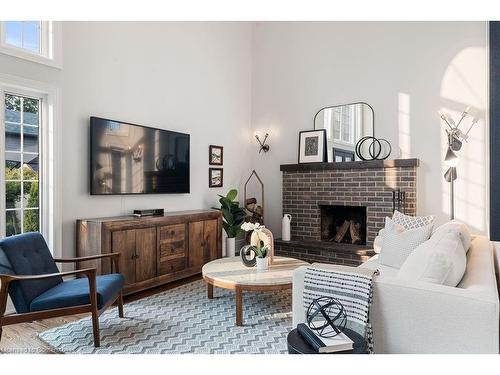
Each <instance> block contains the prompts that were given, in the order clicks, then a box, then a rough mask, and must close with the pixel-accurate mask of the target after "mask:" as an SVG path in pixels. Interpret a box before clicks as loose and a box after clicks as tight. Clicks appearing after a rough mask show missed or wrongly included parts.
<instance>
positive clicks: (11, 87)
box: [0, 74, 62, 256]
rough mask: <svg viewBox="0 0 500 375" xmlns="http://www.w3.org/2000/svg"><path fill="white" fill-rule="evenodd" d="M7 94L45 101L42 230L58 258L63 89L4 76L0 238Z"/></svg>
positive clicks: (1, 231)
mask: <svg viewBox="0 0 500 375" xmlns="http://www.w3.org/2000/svg"><path fill="white" fill-rule="evenodd" d="M5 93H13V94H17V95H22V96H28V97H36V98H41V105H40V108H39V111H40V124H39V163H40V169H39V189H40V190H39V207H40V213H39V214H40V216H39V217H40V223H39V226H40V231H41V233H42V234H43V235H44V237H45V239H46V240H47V243H48V245H49V249H50V250H51V251H52V253H53V255H54V256H61V254H62V248H61V247H62V227H61V190H60V186H61V185H60V181H61V170H60V160H61V156H60V152H61V136H60V131H59V124H60V118H61V115H60V105H59V98H60V94H59V89H57V88H55V87H53V86H50V85H47V84H45V83H41V82H37V81H32V80H27V79H23V78H18V77H13V76H9V75H2V74H0V98H1V100H0V150H2V152H0V176H2V178H1V181H2V183H0V237H2V236H4V235H5V229H6V228H5V209H6V207H5V180H4V176H5V129H4V124H5V107H4V95H5Z"/></svg>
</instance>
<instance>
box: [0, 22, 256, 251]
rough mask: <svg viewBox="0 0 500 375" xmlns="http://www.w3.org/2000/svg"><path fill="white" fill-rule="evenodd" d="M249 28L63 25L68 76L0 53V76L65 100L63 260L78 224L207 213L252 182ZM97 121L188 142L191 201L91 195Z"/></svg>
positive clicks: (180, 197)
mask: <svg viewBox="0 0 500 375" xmlns="http://www.w3.org/2000/svg"><path fill="white" fill-rule="evenodd" d="M251 38H252V25H251V24H249V23H219V22H217V23H215V22H213V23H197V22H190V23H180V22H170V23H154V22H152V23H142V22H133V23H119V22H101V23H100V22H91V23H89V22H81V23H78V22H66V23H64V25H63V69H62V70H57V69H54V68H49V67H45V66H43V65H39V64H35V63H30V62H24V61H21V60H18V59H16V58H13V57H8V56H4V55H1V54H0V73H6V74H13V75H17V76H21V77H25V78H30V79H34V80H38V81H46V82H50V83H52V84H53V85H56V86H58V87H60V88H61V94H62V138H63V146H62V155H63V160H62V168H63V172H62V180H63V198H62V210H63V213H62V221H63V251H62V253H63V255H65V256H71V255H73V254H74V251H75V247H74V243H75V241H74V238H75V231H74V228H75V220H76V219H77V218H85V217H96V216H112V215H120V214H127V213H130V212H131V211H132V210H133V209H134V208H154V207H163V208H165V209H166V210H168V211H173V210H185V209H197V208H209V207H211V206H213V205H214V204H215V203H216V202H217V201H216V194H217V193H222V192H225V191H226V190H228V189H229V188H230V187H234V186H236V187H239V186H240V185H241V181H242V179H243V178H244V177H245V175H246V174H247V173H250V171H251V169H250V160H247V159H246V158H245V157H244V155H245V153H246V151H247V150H248V149H249V142H248V138H249V131H250V103H251V101H250V91H251V90H250V85H251V81H250V80H251V61H252V59H251V47H252V46H251ZM91 115H96V116H101V117H106V118H112V119H118V120H124V121H129V122H132V123H138V124H143V125H149V126H153V127H158V128H164V129H171V130H177V131H182V132H187V133H190V134H191V194H184V195H182V194H177V195H151V196H111V197H109V196H106V197H104V196H90V195H89V187H88V186H89V182H88V181H89V180H88V179H89V176H88V174H89V173H88V169H89V164H88V163H89V155H88V149H89V144H88V135H89V130H88V121H89V116H91ZM210 144H216V145H222V146H224V187H223V188H222V189H209V188H208V167H209V166H208V146H209V145H210Z"/></svg>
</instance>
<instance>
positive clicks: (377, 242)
mask: <svg viewBox="0 0 500 375" xmlns="http://www.w3.org/2000/svg"><path fill="white" fill-rule="evenodd" d="M384 232H385V231H384V228H382V229H380V231H379V232H378V235H377V237H375V239H374V240H373V251H375V253H376V254H380V252H381V251H382V245H383V244H384Z"/></svg>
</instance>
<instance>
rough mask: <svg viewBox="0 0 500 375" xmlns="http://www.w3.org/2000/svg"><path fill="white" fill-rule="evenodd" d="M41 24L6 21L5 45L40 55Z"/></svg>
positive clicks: (38, 22) (36, 22)
mask: <svg viewBox="0 0 500 375" xmlns="http://www.w3.org/2000/svg"><path fill="white" fill-rule="evenodd" d="M41 24H42V23H41V22H40V21H6V22H5V44H7V45H9V46H13V47H17V48H21V49H24V50H26V51H29V52H33V53H37V54H40V53H41V49H40V47H41V44H42V43H41V35H42V34H41V28H42V25H41Z"/></svg>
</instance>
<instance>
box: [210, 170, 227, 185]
mask: <svg viewBox="0 0 500 375" xmlns="http://www.w3.org/2000/svg"><path fill="white" fill-rule="evenodd" d="M223 172H224V171H223V169H222V168H208V187H211V188H213V187H222V184H223Z"/></svg>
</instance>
